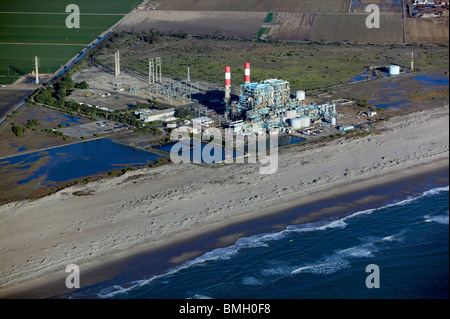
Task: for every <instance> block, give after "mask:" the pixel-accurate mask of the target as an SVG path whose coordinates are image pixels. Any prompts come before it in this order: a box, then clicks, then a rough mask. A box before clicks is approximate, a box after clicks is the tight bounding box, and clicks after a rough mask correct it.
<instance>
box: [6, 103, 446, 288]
mask: <svg viewBox="0 0 450 319" xmlns="http://www.w3.org/2000/svg"><path fill="white" fill-rule="evenodd" d="M379 125H380V126H379V128H380V129H381V130H382V133H381V134H371V135H369V136H366V137H359V138H355V139H351V140H344V139H340V140H335V141H332V142H329V143H328V144H327V145H325V146H320V147H317V146H315V147H311V148H309V149H306V150H304V149H303V150H302V151H300V149H301V148H304V147H300V146H299V147H292V148H289V149H286V150H283V151H281V152H280V154H279V167H278V170H277V172H276V173H275V174H272V175H260V174H259V164H230V165H224V166H221V167H203V166H199V165H192V164H172V165H166V166H162V167H158V168H156V169H150V168H148V169H141V170H137V171H132V172H128V173H127V174H125V175H122V176H120V177H117V178H112V179H106V180H102V181H98V182H92V183H89V184H87V185H84V186H73V187H69V188H66V189H64V190H61V191H59V192H58V193H56V194H53V195H50V196H47V197H45V198H41V199H38V200H33V201H24V202H15V203H9V204H6V205H3V206H1V207H0V234H1V235H0V236H1V237H0V250H1V255H2V258H1V260H0V272H1V273H0V296H2V295H3V296H5V295H7V294H8V293H9V292H11V291H14V289H21V288H26V287H28V286H29V285H31V284H33V283H39V282H41V283H42V280H43V278H46V279H49V278H54V277H55V276H60V277H63V276H65V275H67V274H65V272H64V270H65V267H66V265H68V264H71V263H75V264H78V265H81V264H83V265H86V267H88V266H89V265H95V264H98V263H102V262H106V261H111V260H113V259H114V258H118V257H123V256H125V255H126V254H130V253H133V252H136V251H139V250H144V249H149V248H151V247H157V246H158V245H161V244H162V243H168V242H170V241H173V240H180V239H182V238H183V237H184V238H187V237H189V236H192V235H195V234H198V233H200V232H203V231H206V230H210V229H212V228H214V227H220V226H221V225H224V224H226V223H231V222H238V221H241V220H246V219H249V218H252V217H255V216H258V215H261V214H265V213H269V212H273V211H274V210H279V209H282V208H287V207H289V206H292V205H298V204H300V203H302V202H306V201H310V200H313V199H318V198H325V197H330V196H332V195H333V194H335V193H339V192H341V191H343V190H347V191H348V190H351V188H352V187H353V188H354V189H357V188H358V187H361V185H362V184H363V183H365V184H368V183H379V182H380V181H382V180H388V179H389V178H393V177H394V176H396V174H397V175H398V174H408V171H410V173H411V174H413V173H417V172H420V170H422V169H423V167H425V166H426V165H430V164H433V163H438V162H439V163H440V165H442V162H443V161H444V165H447V166H448V156H449V141H448V138H449V108H448V106H447V107H445V108H436V109H432V110H429V111H424V112H420V113H415V114H411V115H408V116H404V117H397V118H392V119H391V120H390V121H389V122H385V123H383V124H379ZM445 163H446V164H445ZM358 181H359V183H354V182H358ZM338 186H339V187H338ZM80 190H88V191H89V190H92V195H87V196H76V195H74V194H73V193H74V192H76V191H80ZM86 193H89V192H86ZM62 280H64V279H62Z"/></svg>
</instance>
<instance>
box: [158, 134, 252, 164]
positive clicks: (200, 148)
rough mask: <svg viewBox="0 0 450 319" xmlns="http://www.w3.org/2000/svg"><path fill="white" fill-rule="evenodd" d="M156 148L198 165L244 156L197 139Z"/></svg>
mask: <svg viewBox="0 0 450 319" xmlns="http://www.w3.org/2000/svg"><path fill="white" fill-rule="evenodd" d="M154 148H155V149H157V150H160V151H164V152H167V153H173V154H177V155H178V156H181V157H184V158H188V159H189V161H191V162H196V163H220V162H223V161H225V160H226V159H231V158H237V157H241V156H243V155H244V154H242V153H239V152H236V151H231V150H226V149H224V148H222V147H221V146H217V145H214V144H211V143H203V142H200V141H199V140H196V139H193V140H184V141H178V142H171V143H168V144H165V145H162V146H157V147H154Z"/></svg>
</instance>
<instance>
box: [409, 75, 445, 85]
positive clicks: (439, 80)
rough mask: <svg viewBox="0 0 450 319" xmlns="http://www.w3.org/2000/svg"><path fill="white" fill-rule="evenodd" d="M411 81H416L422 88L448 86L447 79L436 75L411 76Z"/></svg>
mask: <svg viewBox="0 0 450 319" xmlns="http://www.w3.org/2000/svg"><path fill="white" fill-rule="evenodd" d="M413 79H414V80H416V81H418V82H419V83H420V85H423V86H435V85H442V86H448V85H449V78H446V77H443V76H438V75H436V74H431V75H416V76H413Z"/></svg>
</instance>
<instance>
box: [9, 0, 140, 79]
mask: <svg viewBox="0 0 450 319" xmlns="http://www.w3.org/2000/svg"><path fill="white" fill-rule="evenodd" d="M140 2H141V1H137V0H124V1H119V0H116V1H107V0H101V1H87V0H80V1H77V2H76V4H77V5H78V6H79V8H80V13H81V16H80V28H79V29H75V28H74V29H68V28H66V24H65V21H66V18H67V16H68V14H69V13H66V12H65V9H66V6H67V5H68V4H71V3H73V1H70V0H59V1H40V2H39V3H38V2H36V1H31V0H22V1H11V0H2V1H0V83H1V84H9V83H12V82H14V81H15V80H17V79H18V78H19V77H20V75H22V74H24V73H28V72H30V71H31V70H32V69H33V66H34V61H33V58H34V57H35V56H38V57H39V60H40V68H41V72H40V73H48V72H52V73H53V72H55V71H56V70H57V69H58V68H59V67H60V66H61V65H63V64H65V63H66V62H67V61H68V60H70V59H71V58H72V57H73V56H75V55H76V54H77V53H78V52H79V51H81V50H82V49H83V47H84V46H85V45H87V44H89V43H90V42H91V41H93V40H95V39H96V38H97V37H98V36H99V35H100V34H101V33H103V32H104V31H105V30H107V29H108V28H110V27H111V26H112V25H114V24H115V23H116V22H118V21H119V20H120V19H121V18H123V16H124V15H125V14H126V13H128V12H130V11H131V10H132V9H133V8H134V7H135V6H136V5H137V4H139V3H140Z"/></svg>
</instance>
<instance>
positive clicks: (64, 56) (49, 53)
mask: <svg viewBox="0 0 450 319" xmlns="http://www.w3.org/2000/svg"><path fill="white" fill-rule="evenodd" d="M82 49H83V46H82V45H39V44H23V45H15V44H0V66H1V69H0V74H2V75H4V76H2V77H0V83H1V84H7V83H10V82H11V80H15V79H17V78H18V77H20V75H21V74H24V73H29V72H31V71H32V70H33V65H34V57H35V56H38V57H39V63H40V73H41V74H47V73H53V72H55V71H56V70H57V69H58V68H59V67H60V65H62V64H64V63H66V62H67V60H68V59H69V58H71V57H72V56H74V55H76V54H77V53H78V52H79V51H81V50H82ZM8 75H9V77H8Z"/></svg>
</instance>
